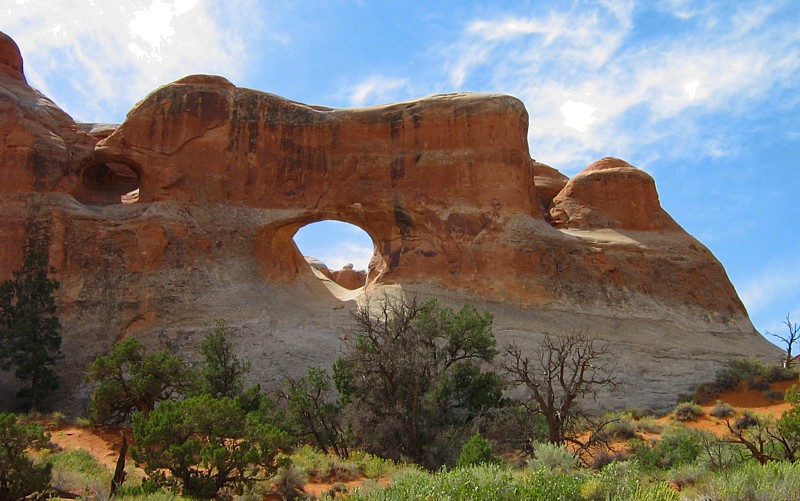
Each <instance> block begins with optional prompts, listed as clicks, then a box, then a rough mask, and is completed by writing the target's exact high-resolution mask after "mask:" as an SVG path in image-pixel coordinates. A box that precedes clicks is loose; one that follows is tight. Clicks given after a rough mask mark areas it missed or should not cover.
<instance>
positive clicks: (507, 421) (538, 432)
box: [480, 403, 547, 452]
mask: <svg viewBox="0 0 800 501" xmlns="http://www.w3.org/2000/svg"><path fill="white" fill-rule="evenodd" d="M484 416H485V418H484V419H483V422H482V423H481V427H480V431H481V435H483V436H484V437H486V438H487V439H489V440H491V441H492V443H493V444H494V445H495V447H496V448H497V450H499V451H501V452H510V451H528V452H530V444H531V443H534V442H544V441H546V440H547V420H546V419H545V418H544V416H543V415H542V414H540V413H538V412H535V411H533V410H531V409H530V408H528V407H527V406H525V405H521V404H514V403H509V404H508V405H504V406H502V407H497V408H493V409H488V410H487V411H486V412H485V413H484Z"/></svg>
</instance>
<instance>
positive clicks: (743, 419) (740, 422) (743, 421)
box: [733, 409, 758, 430]
mask: <svg viewBox="0 0 800 501" xmlns="http://www.w3.org/2000/svg"><path fill="white" fill-rule="evenodd" d="M756 424H758V416H757V415H756V413H755V412H753V411H751V410H750V409H746V410H745V411H744V412H742V415H741V416H739V417H738V418H736V420H735V421H734V422H733V428H734V429H736V430H744V429H747V428H750V427H751V426H755V425H756Z"/></svg>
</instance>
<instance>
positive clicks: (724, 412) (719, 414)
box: [709, 400, 736, 418]
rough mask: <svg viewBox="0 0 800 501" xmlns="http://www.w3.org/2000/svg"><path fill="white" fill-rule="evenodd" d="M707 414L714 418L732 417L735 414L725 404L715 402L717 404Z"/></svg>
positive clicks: (731, 408)
mask: <svg viewBox="0 0 800 501" xmlns="http://www.w3.org/2000/svg"><path fill="white" fill-rule="evenodd" d="M709 414H711V415H712V416H714V417H715V418H726V417H733V416H734V415H735V414H736V409H734V408H733V407H732V406H730V405H728V404H726V403H725V402H721V401H719V400H717V404H716V405H715V406H714V407H712V408H711V412H709Z"/></svg>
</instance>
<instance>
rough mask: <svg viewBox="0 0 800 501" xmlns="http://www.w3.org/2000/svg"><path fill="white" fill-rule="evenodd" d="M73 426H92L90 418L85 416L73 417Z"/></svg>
mask: <svg viewBox="0 0 800 501" xmlns="http://www.w3.org/2000/svg"><path fill="white" fill-rule="evenodd" d="M75 426H77V427H78V428H89V427H90V426H92V420H91V419H89V418H85V417H79V418H76V419H75Z"/></svg>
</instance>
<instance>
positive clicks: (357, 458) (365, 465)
mask: <svg viewBox="0 0 800 501" xmlns="http://www.w3.org/2000/svg"><path fill="white" fill-rule="evenodd" d="M349 459H350V461H352V462H353V463H355V464H357V465H358V467H359V469H360V470H361V474H362V475H363V476H365V477H367V478H379V477H383V476H385V475H388V474H391V473H393V472H395V471H397V469H398V468H400V465H399V464H398V463H395V462H394V461H392V460H390V459H384V458H381V457H378V456H375V455H373V454H370V453H368V452H364V451H353V452H351V453H350V458H349Z"/></svg>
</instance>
